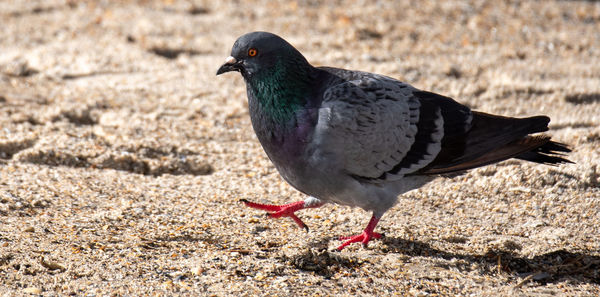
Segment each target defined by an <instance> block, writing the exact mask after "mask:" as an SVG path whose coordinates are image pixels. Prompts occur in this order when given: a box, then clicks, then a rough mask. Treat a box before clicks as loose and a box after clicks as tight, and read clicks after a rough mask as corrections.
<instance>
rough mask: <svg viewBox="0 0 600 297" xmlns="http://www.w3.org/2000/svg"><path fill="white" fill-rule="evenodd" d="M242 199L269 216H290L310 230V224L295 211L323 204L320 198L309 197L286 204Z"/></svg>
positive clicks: (301, 226) (249, 205) (247, 204)
mask: <svg viewBox="0 0 600 297" xmlns="http://www.w3.org/2000/svg"><path fill="white" fill-rule="evenodd" d="M240 201H242V202H244V204H246V206H248V207H252V208H256V209H261V210H266V211H268V212H269V214H268V215H269V216H270V217H272V218H281V217H290V218H292V219H293V220H294V222H296V224H298V226H300V228H304V229H305V230H306V231H308V226H306V224H304V222H302V220H301V219H300V218H299V217H298V216H296V214H294V212H296V211H299V210H301V209H305V208H315V207H319V206H321V205H323V202H321V201H320V200H318V199H316V198H314V197H309V198H307V199H306V200H304V201H298V202H294V203H289V204H284V205H271V204H260V203H255V202H250V201H248V200H246V199H241V200H240Z"/></svg>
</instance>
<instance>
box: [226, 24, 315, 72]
mask: <svg viewBox="0 0 600 297" xmlns="http://www.w3.org/2000/svg"><path fill="white" fill-rule="evenodd" d="M299 61H303V62H304V63H306V64H308V62H306V60H305V59H304V57H303V56H302V54H300V52H298V50H296V49H295V48H294V47H293V46H292V45H291V44H289V43H288V42H287V41H285V40H283V38H281V37H279V36H277V35H275V34H273V33H269V32H251V33H247V34H244V35H242V36H241V37H239V38H238V39H237V40H236V41H235V43H234V44H233V48H232V49H231V55H230V56H229V57H227V59H225V63H224V64H223V65H222V66H221V67H220V68H219V70H217V75H219V74H222V73H225V72H229V71H238V72H240V73H241V74H242V76H243V77H244V78H245V79H248V78H251V77H253V76H256V75H257V74H260V73H268V72H272V71H275V70H277V69H275V68H276V67H277V66H278V65H286V64H288V63H287V62H294V63H298V62H299Z"/></svg>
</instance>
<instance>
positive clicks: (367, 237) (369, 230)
mask: <svg viewBox="0 0 600 297" xmlns="http://www.w3.org/2000/svg"><path fill="white" fill-rule="evenodd" d="M378 222H379V218H378V217H377V216H375V215H373V216H372V217H371V220H370V221H369V224H368V225H367V227H366V228H365V230H364V231H363V232H362V233H361V234H358V235H354V236H340V240H346V241H345V242H344V243H342V244H341V245H340V246H338V247H337V250H338V251H341V250H343V249H344V248H345V247H346V246H348V245H350V244H351V243H355V242H361V243H362V244H363V247H367V244H368V243H369V241H371V238H376V239H379V238H381V237H383V235H382V234H380V233H377V232H373V229H375V226H377V223H378Z"/></svg>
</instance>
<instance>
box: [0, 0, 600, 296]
mask: <svg viewBox="0 0 600 297" xmlns="http://www.w3.org/2000/svg"><path fill="white" fill-rule="evenodd" d="M0 23H1V25H0V27H1V28H2V29H1V30H0V295H4V296H14V295H28V294H33V295H43V296H65V295H76V296H136V295H150V296H155V295H162V296H169V295H188V296H189V295H214V296H225V295H236V296H237V295H243V296H253V295H265V296H266V295H268V296H272V295H280V296H284V295H290V296H294V295H310V296H317V295H321V296H324V295H346V296H351V295H360V296H368V295H370V296H387V295H414V296H440V295H444V296H448V295H463V296H466V295H470V296H494V295H503V296H562V295H564V296H597V294H599V292H600V181H599V175H600V158H599V157H600V127H599V125H600V3H598V2H594V1H539V2H538V1H522V2H521V1H509V2H505V1H440V2H437V1H410V2H409V1H389V2H387V1H361V2H359V3H353V2H347V3H346V2H343V1H332V2H324V3H319V1H298V2H288V1H281V2H277V1H236V2H232V3H226V2H217V1H215V3H211V2H198V3H195V4H191V3H188V2H179V1H115V2H111V1H100V2H94V1H89V2H85V1H2V2H0ZM255 30H268V31H272V32H275V33H277V34H280V35H282V36H283V37H285V38H286V39H287V40H288V41H290V42H291V43H292V44H294V45H295V46H297V48H298V49H299V50H300V51H302V52H303V53H304V54H305V55H306V57H307V58H308V59H309V61H311V62H312V63H313V64H315V65H329V66H337V67H344V68H350V69H360V70H366V71H372V72H378V73H382V74H386V75H389V76H392V77H396V78H398V79H401V80H404V81H407V82H410V83H411V84H413V85H414V86H416V87H419V88H422V89H425V90H430V91H435V92H439V93H441V94H445V95H448V96H451V97H453V98H456V99H457V100H458V101H460V102H462V103H465V104H468V105H469V106H471V107H472V108H474V109H476V110H480V111H485V112H492V113H498V114H502V115H513V116H527V115H537V114H546V115H548V116H550V117H551V118H552V122H551V124H550V128H551V130H550V131H549V133H550V134H551V135H552V136H553V137H554V138H555V139H557V140H558V141H561V142H565V143H568V144H569V145H570V146H572V148H573V150H574V151H573V153H572V154H571V155H570V156H569V158H570V159H571V160H573V161H574V162H576V164H568V165H560V166H556V167H551V166H543V165H537V164H531V163H526V162H520V161H507V162H502V163H500V164H497V165H492V166H487V167H484V168H480V169H476V170H473V171H470V172H469V173H467V174H464V175H461V176H457V177H453V178H439V179H437V180H436V181H434V182H432V183H431V184H429V185H428V186H425V187H423V188H421V189H419V190H415V191H413V192H410V193H407V194H405V195H403V196H402V197H400V199H399V202H398V205H397V206H396V207H394V208H393V209H392V210H390V211H389V212H388V213H387V214H386V215H385V216H384V217H383V219H382V221H381V223H380V225H379V226H378V230H380V231H382V232H384V233H385V234H386V238H385V239H383V240H375V241H373V242H372V243H371V244H370V245H369V247H368V248H363V247H362V246H360V245H358V244H355V245H352V246H350V247H348V248H346V249H345V250H344V251H343V252H340V253H338V252H331V250H332V248H334V247H335V246H337V245H338V244H340V241H338V240H337V236H339V235H348V234H353V233H357V232H360V231H361V230H362V229H363V228H364V227H365V225H366V223H367V221H368V218H369V216H370V214H369V213H366V212H365V211H363V210H361V209H352V208H348V207H342V206H336V205H327V206H325V207H322V208H320V209H312V210H305V211H303V212H301V213H299V215H300V217H301V218H302V219H303V220H305V222H306V223H307V224H308V225H309V226H310V227H311V230H310V232H305V231H303V230H301V229H299V228H297V226H296V225H295V224H294V223H293V221H292V220H291V219H288V218H285V219H280V220H270V219H267V218H265V216H264V213H263V212H261V211H257V210H253V209H246V208H244V207H242V205H241V203H240V202H239V199H240V198H245V199H249V200H253V201H258V202H263V203H266V202H270V203H286V202H291V201H297V200H299V199H304V197H303V196H302V195H301V194H300V193H298V192H297V191H295V190H294V189H293V188H291V187H290V186H288V185H287V184H286V183H285V182H283V180H282V179H281V178H280V177H279V175H278V173H277V172H276V170H275V169H274V167H273V166H272V165H271V164H270V162H269V160H268V159H267V157H266V155H265V154H264V152H263V151H262V149H261V147H260V145H259V143H258V141H257V139H256V137H255V135H254V133H253V131H252V128H251V126H250V120H249V117H248V110H247V103H246V94H245V86H244V83H243V81H242V78H241V77H240V76H239V75H237V74H227V75H223V76H219V77H216V76H215V72H216V70H217V68H218V66H219V65H220V64H221V63H222V62H223V60H224V59H225V57H227V56H228V55H229V51H230V49H231V46H232V44H233V42H234V41H235V39H236V38H237V37H238V36H239V35H241V34H243V33H246V32H249V31H255Z"/></svg>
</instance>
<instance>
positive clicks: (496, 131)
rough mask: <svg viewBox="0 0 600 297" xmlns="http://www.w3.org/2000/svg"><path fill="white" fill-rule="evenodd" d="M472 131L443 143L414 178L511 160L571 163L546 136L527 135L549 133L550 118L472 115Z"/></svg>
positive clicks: (563, 147) (561, 147) (561, 148)
mask: <svg viewBox="0 0 600 297" xmlns="http://www.w3.org/2000/svg"><path fill="white" fill-rule="evenodd" d="M472 114H473V119H472V122H471V124H472V125H471V129H469V130H468V131H467V132H466V133H464V134H461V135H454V136H453V137H451V138H449V139H442V150H441V152H440V153H439V154H438V157H437V158H436V159H435V160H434V161H433V162H431V164H429V165H428V166H426V167H425V168H423V169H421V170H419V171H418V172H415V173H416V174H447V173H454V172H460V171H464V170H467V169H472V168H476V167H481V166H485V165H489V164H492V163H496V162H500V161H504V160H507V159H510V158H517V159H521V160H526V161H531V162H536V163H542V164H559V163H573V162H571V161H569V160H567V159H565V158H563V157H564V156H565V155H566V154H567V153H568V152H570V151H571V150H570V149H569V148H568V147H567V145H565V144H563V143H559V142H554V141H551V140H550V136H548V135H544V134H541V135H533V136H532V135H530V134H534V133H539V132H545V131H548V123H549V122H550V118H548V117H546V116H535V117H529V118H521V119H519V118H510V117H502V116H496V115H491V114H486V113H482V112H475V111H474V112H473V113H472Z"/></svg>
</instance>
